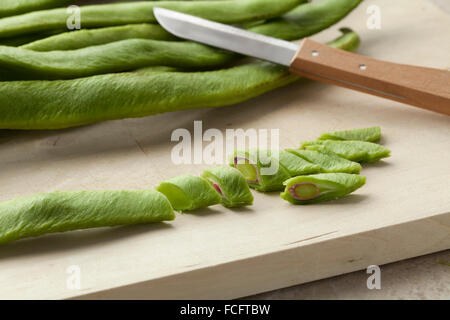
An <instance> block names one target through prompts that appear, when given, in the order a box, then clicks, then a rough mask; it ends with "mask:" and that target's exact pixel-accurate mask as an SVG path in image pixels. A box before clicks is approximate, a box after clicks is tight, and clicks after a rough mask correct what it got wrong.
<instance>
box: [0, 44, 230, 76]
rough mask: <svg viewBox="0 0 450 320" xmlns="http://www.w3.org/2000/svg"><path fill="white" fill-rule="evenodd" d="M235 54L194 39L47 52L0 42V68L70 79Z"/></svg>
mask: <svg viewBox="0 0 450 320" xmlns="http://www.w3.org/2000/svg"><path fill="white" fill-rule="evenodd" d="M186 52H189V54H186ZM234 56H235V55H234V54H233V53H229V52H226V51H224V50H219V49H215V48H211V47H208V46H205V45H203V44H199V43H195V42H189V41H180V42H178V41H159V40H146V39H128V40H123V41H116V42H112V43H107V44H104V45H99V46H93V47H87V48H83V49H77V50H67V51H49V52H38V51H32V50H26V49H22V48H15V47H6V46H0V71H3V72H2V77H3V80H24V79H49V80H50V79H73V78H81V77H86V76H91V75H98V74H105V73H113V72H121V71H129V70H134V69H137V68H140V67H147V66H152V65H153V66H157V65H164V66H170V67H183V68H200V69H201V68H208V67H217V66H221V65H224V64H226V63H227V62H230V61H231V60H233V58H234Z"/></svg>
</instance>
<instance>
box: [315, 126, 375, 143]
mask: <svg viewBox="0 0 450 320" xmlns="http://www.w3.org/2000/svg"><path fill="white" fill-rule="evenodd" d="M380 139H381V128H380V127H370V128H362V129H354V130H343V131H333V132H328V133H324V134H322V135H321V136H320V137H319V140H355V141H367V142H378V141H380Z"/></svg>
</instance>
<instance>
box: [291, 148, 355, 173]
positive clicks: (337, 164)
mask: <svg viewBox="0 0 450 320" xmlns="http://www.w3.org/2000/svg"><path fill="white" fill-rule="evenodd" d="M287 151H289V152H291V153H293V154H295V155H296V156H299V157H301V158H303V159H305V160H306V161H309V162H312V163H314V164H317V165H318V166H320V172H323V173H335V172H344V173H359V172H360V171H361V165H360V164H359V163H357V162H353V161H350V160H347V159H344V158H342V157H339V156H338V155H336V154H335V153H333V152H330V151H327V150H320V151H318V150H294V149H287Z"/></svg>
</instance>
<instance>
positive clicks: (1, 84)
mask: <svg viewBox="0 0 450 320" xmlns="http://www.w3.org/2000/svg"><path fill="white" fill-rule="evenodd" d="M361 1H362V0H319V1H318V2H312V3H308V2H307V1H306V0H278V1H273V0H220V1H217V0H213V1H203V0H195V1H167V0H166V1H135V2H127V3H114V4H101V5H86V6H81V17H82V19H81V20H82V21H81V22H82V27H83V30H80V31H71V32H67V31H66V32H61V30H64V28H66V19H67V16H68V14H67V12H66V9H65V8H56V9H49V10H40V11H31V12H28V13H24V14H20V13H22V12H25V11H26V10H25V9H23V10H25V11H23V10H22V11H21V10H19V9H18V10H17V11H16V14H17V13H19V14H18V15H12V16H9V17H6V18H2V19H0V44H1V43H3V44H6V45H0V129H24V130H32V129H59V128H67V127H72V126H78V125H84V124H89V123H94V122H98V121H105V120H110V119H121V118H127V117H143V116H148V115H153V114H157V113H162V112H170V111H177V110H184V109H193V108H204V107H220V106H225V105H231V104H234V103H238V102H241V101H245V100H247V99H250V98H253V97H256V96H258V95H261V94H263V93H265V92H268V91H270V90H273V89H275V88H278V87H280V86H283V85H286V84H288V83H291V82H293V81H295V80H296V79H298V78H297V77H296V76H293V75H291V74H289V72H288V70H287V69H286V68H284V67H280V66H275V65H272V64H269V63H262V62H253V63H248V64H244V65H239V66H237V67H233V66H232V64H233V63H234V62H235V61H236V60H238V59H239V58H241V56H240V55H238V54H234V53H230V52H227V51H224V50H219V49H215V48H211V47H208V46H205V45H202V44H198V43H193V42H189V41H179V40H180V39H177V38H176V37H174V36H172V35H171V34H169V33H168V32H167V31H165V30H164V29H163V28H161V27H160V26H159V25H157V24H155V22H156V21H155V19H154V16H153V11H152V9H153V7H155V6H160V7H165V8H169V9H173V10H178V11H182V12H185V13H189V14H193V15H197V16H200V17H204V18H207V19H211V20H216V21H219V22H224V23H231V24H235V23H241V24H242V26H243V27H245V28H247V29H249V30H251V31H254V32H257V33H261V34H265V35H269V36H274V37H278V38H280V39H284V40H293V39H299V38H303V37H305V36H309V35H312V34H314V33H317V32H319V31H321V30H323V29H326V28H328V27H329V26H331V25H333V24H334V23H336V22H338V21H339V20H341V19H343V18H344V17H345V16H346V15H347V14H348V13H349V12H351V11H352V10H353V9H354V8H355V7H356V6H357V5H358V4H359V3H360V2H361ZM32 2H34V3H38V2H39V1H38V0H23V1H19V2H18V3H21V4H25V3H28V4H30V3H32ZM50 2H52V6H57V5H58V3H57V2H58V1H48V2H47V3H50ZM4 8H6V5H3V4H0V12H2V11H1V10H2V9H4ZM31 10H33V9H31ZM5 12H6V11H5ZM84 28H92V29H84ZM343 31H344V35H343V36H341V37H340V38H338V39H337V40H335V41H334V42H332V44H331V45H333V46H335V47H338V48H341V49H345V50H354V49H356V47H357V46H358V44H359V38H358V36H357V35H356V34H355V33H354V32H352V31H351V30H349V29H345V30H343ZM49 34H54V35H50V36H48V35H49ZM47 36H48V37H47ZM39 37H42V38H43V39H41V38H39ZM45 37H47V38H45ZM33 39H39V40H37V41H32V42H29V41H31V40H33ZM24 42H25V43H26V44H25V45H21V46H20V47H14V46H13V45H17V44H19V45H20V44H23V43H24ZM27 42H28V43H27ZM221 68H222V69H221ZM207 70H210V71H207Z"/></svg>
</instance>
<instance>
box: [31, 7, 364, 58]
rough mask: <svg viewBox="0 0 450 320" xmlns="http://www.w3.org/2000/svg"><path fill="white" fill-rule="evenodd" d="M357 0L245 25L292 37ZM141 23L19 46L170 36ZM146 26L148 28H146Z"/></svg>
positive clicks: (317, 27)
mask: <svg viewBox="0 0 450 320" xmlns="http://www.w3.org/2000/svg"><path fill="white" fill-rule="evenodd" d="M360 2H361V0H320V1H319V2H312V3H306V4H302V5H300V6H298V7H297V8H295V9H294V10H292V11H290V12H289V13H287V14H286V15H285V16H284V17H283V18H279V19H275V20H270V21H268V22H264V21H256V22H251V23H248V24H247V25H246V26H245V28H246V29H249V30H250V31H253V32H256V33H261V34H264V35H268V36H272V37H277V38H280V39H284V40H296V39H300V38H303V37H306V36H310V35H312V34H315V33H317V32H319V31H321V30H324V29H326V28H328V27H330V26H331V25H333V24H335V23H336V22H338V21H340V20H341V19H343V18H344V17H345V16H346V15H347V14H348V13H349V12H350V11H352V10H353V9H354V8H355V7H356V6H357V5H358V4H359V3H360ZM144 26H145V24H144V25H142V24H136V25H128V26H119V27H110V28H100V29H92V30H82V31H74V32H66V33H63V34H60V35H55V36H52V37H49V38H45V39H41V40H38V41H35V42H32V43H29V44H27V45H25V46H23V48H26V49H31V50H36V51H52V50H73V49H79V48H84V47H87V46H92V45H99V44H104V43H107V42H113V41H120V40H125V39H130V38H145V39H156V40H174V36H172V35H171V34H169V33H168V32H166V31H165V30H164V29H163V28H162V27H160V26H158V25H150V26H151V27H144ZM146 28H149V29H150V30H146Z"/></svg>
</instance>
